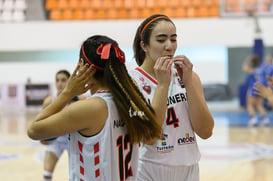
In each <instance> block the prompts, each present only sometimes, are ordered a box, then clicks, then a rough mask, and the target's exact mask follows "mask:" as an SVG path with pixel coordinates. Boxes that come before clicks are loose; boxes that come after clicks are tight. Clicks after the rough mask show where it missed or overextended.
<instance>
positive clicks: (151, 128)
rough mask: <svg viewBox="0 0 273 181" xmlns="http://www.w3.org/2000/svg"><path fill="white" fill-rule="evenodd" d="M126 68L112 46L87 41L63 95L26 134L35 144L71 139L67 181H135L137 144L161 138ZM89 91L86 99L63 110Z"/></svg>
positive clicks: (99, 40)
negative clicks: (57, 138) (58, 138)
mask: <svg viewBox="0 0 273 181" xmlns="http://www.w3.org/2000/svg"><path fill="white" fill-rule="evenodd" d="M124 63H125V55H124V53H123V51H122V50H121V49H120V48H119V47H118V44H117V42H116V41H114V40H112V39H110V38H108V37H106V36H101V35H96V36H92V37H89V38H88V39H86V40H85V41H84V42H83V44H82V46H81V48H80V59H79V65H78V66H77V68H76V69H75V71H74V72H73V74H72V75H71V77H70V79H69V80H68V82H67V84H66V86H65V88H64V90H63V91H62V92H61V94H60V95H59V96H58V97H57V98H56V100H54V101H53V102H52V103H51V104H50V105H49V106H47V107H46V108H45V109H43V110H42V111H41V112H40V113H39V114H38V116H37V117H36V118H35V120H34V121H33V122H32V123H31V124H30V126H29V128H28V135H29V137H30V138H32V139H35V140H41V139H48V138H52V137H57V136H60V135H64V134H67V133H69V169H70V180H71V181H81V180H85V181H91V180H92V181H102V180H103V181H118V180H120V181H121V180H122V181H135V180H136V179H137V167H138V157H139V155H138V149H139V142H145V143H147V144H148V143H153V140H154V139H158V138H159V137H160V135H161V127H160V125H159V124H158V123H157V117H156V114H155V112H154V110H153V109H152V107H151V106H150V105H149V103H148V102H147V101H146V99H145V98H144V96H143V95H142V94H141V92H140V91H139V89H138V88H137V86H136V85H135V84H134V82H133V81H132V79H131V77H130V76H129V74H128V72H127V69H126V66H125V64H124ZM87 90H89V91H90V92H91V95H92V96H91V97H90V98H88V99H86V100H82V101H78V102H75V103H73V104H71V105H68V106H66V104H67V103H68V101H69V100H70V99H71V98H72V97H74V96H75V95H79V94H82V93H84V92H86V91H87ZM65 106H66V107H65Z"/></svg>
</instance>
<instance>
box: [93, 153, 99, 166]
mask: <svg viewBox="0 0 273 181" xmlns="http://www.w3.org/2000/svg"><path fill="white" fill-rule="evenodd" d="M94 162H95V165H97V164H99V163H100V156H99V155H97V156H96V157H95V158H94Z"/></svg>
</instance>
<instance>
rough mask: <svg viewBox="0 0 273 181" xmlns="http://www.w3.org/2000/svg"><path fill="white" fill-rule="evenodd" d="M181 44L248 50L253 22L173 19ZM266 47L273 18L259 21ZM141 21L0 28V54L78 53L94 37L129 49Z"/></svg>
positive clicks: (34, 24) (4, 25) (17, 24)
mask: <svg viewBox="0 0 273 181" xmlns="http://www.w3.org/2000/svg"><path fill="white" fill-rule="evenodd" d="M174 21H175V23H176V26H177V32H178V36H179V40H180V44H181V45H183V46H192V45H217V44H219V45H227V46H249V45H250V44H251V43H252V40H253V38H254V22H253V20H252V19H249V18H237V19H231V18H229V19H227V18H226V19H219V18H210V19H206V18H202V19H174ZM259 22H260V25H261V28H262V30H263V32H262V37H263V38H264V40H265V44H266V45H271V46H272V45H273V38H272V32H273V18H272V17H271V18H269V17H264V18H261V19H260V20H259ZM139 24H140V20H130V21H125V20H115V21H111V20H109V21H80V22H79V21H77V22H42V21H40V22H32V21H31V22H26V23H6V24H0V40H1V41H0V51H8V50H11V51H13V50H55V49H75V48H76V49H77V48H78V47H79V45H80V44H81V42H82V41H83V40H84V39H85V38H86V37H88V36H90V35H93V34H106V35H109V36H110V37H112V38H114V39H116V40H118V41H119V42H120V45H121V46H124V47H125V46H131V45H132V42H133V37H134V34H135V31H136V28H137V26H138V25H139Z"/></svg>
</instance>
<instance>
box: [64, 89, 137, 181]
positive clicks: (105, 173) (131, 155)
mask: <svg viewBox="0 0 273 181" xmlns="http://www.w3.org/2000/svg"><path fill="white" fill-rule="evenodd" d="M92 97H100V98H102V99H103V100H105V102H106V103H107V107H108V118H107V120H106V122H105V125H104V128H103V129H102V130H101V131H100V132H99V133H97V134H96V135H94V136H90V137H86V136H83V135H81V134H80V133H79V132H74V133H71V134H70V137H69V140H70V151H69V171H70V181H135V180H136V178H137V167H138V158H139V154H138V150H139V144H134V145H131V144H130V142H129V135H128V134H127V129H126V125H125V123H124V122H123V121H122V120H121V119H120V116H119V113H118V110H117V107H116V105H115V103H114V101H113V98H112V95H111V94H110V93H107V92H103V93H102V92H101V93H96V94H94V95H92ZM90 119H92V117H91V118H90Z"/></svg>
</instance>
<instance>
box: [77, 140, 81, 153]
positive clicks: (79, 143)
mask: <svg viewBox="0 0 273 181" xmlns="http://www.w3.org/2000/svg"><path fill="white" fill-rule="evenodd" d="M78 147H79V150H80V152H82V143H81V142H80V141H78Z"/></svg>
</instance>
